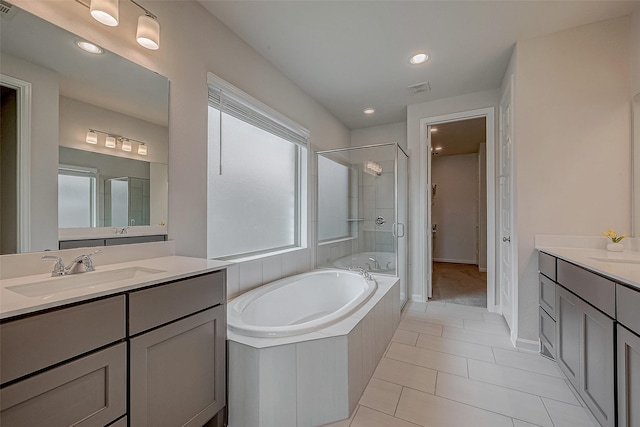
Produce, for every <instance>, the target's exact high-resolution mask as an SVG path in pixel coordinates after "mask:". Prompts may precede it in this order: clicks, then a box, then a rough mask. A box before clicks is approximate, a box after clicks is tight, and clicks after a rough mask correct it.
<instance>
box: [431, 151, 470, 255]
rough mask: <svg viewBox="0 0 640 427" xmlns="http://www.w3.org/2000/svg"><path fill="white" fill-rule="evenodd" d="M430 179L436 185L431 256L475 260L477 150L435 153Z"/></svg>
mask: <svg viewBox="0 0 640 427" xmlns="http://www.w3.org/2000/svg"><path fill="white" fill-rule="evenodd" d="M431 183H432V184H435V185H437V189H436V195H435V197H434V198H433V199H432V201H433V204H432V207H431V212H432V215H433V216H432V218H433V219H432V223H433V224H437V231H436V233H435V235H434V236H433V237H434V239H433V260H434V261H439V262H455V263H462V264H477V262H478V258H477V253H476V248H477V244H478V230H477V229H476V224H478V191H479V188H480V186H479V185H478V154H463V155H458V156H444V157H437V156H434V157H433V158H432V159H431Z"/></svg>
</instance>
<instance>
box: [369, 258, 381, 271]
mask: <svg viewBox="0 0 640 427" xmlns="http://www.w3.org/2000/svg"><path fill="white" fill-rule="evenodd" d="M369 261H373V268H374V269H376V270H380V263H379V262H378V261H377V260H376V259H375V258H369Z"/></svg>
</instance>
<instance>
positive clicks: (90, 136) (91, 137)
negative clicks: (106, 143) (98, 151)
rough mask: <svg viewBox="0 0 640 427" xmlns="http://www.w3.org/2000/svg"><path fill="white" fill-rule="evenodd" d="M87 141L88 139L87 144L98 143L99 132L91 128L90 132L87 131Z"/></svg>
mask: <svg viewBox="0 0 640 427" xmlns="http://www.w3.org/2000/svg"><path fill="white" fill-rule="evenodd" d="M85 141H87V144H94V145H95V144H97V143H98V134H97V133H96V132H95V131H93V130H91V129H89V132H87V138H86V139H85Z"/></svg>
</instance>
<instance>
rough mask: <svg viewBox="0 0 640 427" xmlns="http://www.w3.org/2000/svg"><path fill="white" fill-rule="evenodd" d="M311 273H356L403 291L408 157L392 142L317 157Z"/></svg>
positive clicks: (402, 293)
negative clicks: (386, 280) (395, 282)
mask: <svg viewBox="0 0 640 427" xmlns="http://www.w3.org/2000/svg"><path fill="white" fill-rule="evenodd" d="M316 156H317V174H318V191H317V205H316V206H317V228H316V232H317V234H316V236H317V247H316V267H317V268H323V267H328V268H344V269H348V268H350V267H362V268H364V269H366V270H368V271H370V272H372V273H376V274H388V275H393V276H397V277H399V278H400V289H401V291H400V298H401V302H402V305H404V304H405V303H406V301H407V300H408V298H409V290H408V257H407V250H408V237H407V225H406V224H407V217H408V156H407V154H406V153H405V152H404V151H403V150H402V148H401V147H400V146H399V145H398V143H396V142H391V143H386V144H376V145H367V146H362V147H352V148H341V149H335V150H327V151H318V152H316Z"/></svg>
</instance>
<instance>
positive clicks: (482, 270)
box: [478, 267, 487, 273]
mask: <svg viewBox="0 0 640 427" xmlns="http://www.w3.org/2000/svg"><path fill="white" fill-rule="evenodd" d="M478 271H479V272H480V273H486V272H487V269H486V268H485V267H478Z"/></svg>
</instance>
